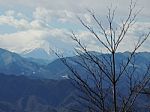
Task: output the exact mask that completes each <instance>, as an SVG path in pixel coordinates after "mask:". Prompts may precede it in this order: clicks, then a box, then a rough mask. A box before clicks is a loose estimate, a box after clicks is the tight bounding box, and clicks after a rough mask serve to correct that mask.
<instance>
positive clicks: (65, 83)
mask: <svg viewBox="0 0 150 112" xmlns="http://www.w3.org/2000/svg"><path fill="white" fill-rule="evenodd" d="M35 51H36V52H35ZM35 51H30V52H28V53H24V55H19V54H17V53H14V52H10V51H8V50H5V49H1V48H0V112H72V111H71V110H68V108H72V109H79V110H80V109H81V110H82V109H83V107H82V106H81V104H79V103H77V102H76V100H75V99H74V98H77V97H76V93H78V94H79V91H78V90H77V89H75V87H74V86H73V85H72V84H71V80H70V79H69V78H68V76H69V75H72V73H71V72H70V70H69V69H68V68H67V67H66V66H65V65H64V64H63V63H62V61H61V59H54V60H49V59H48V60H47V58H46V57H47V56H48V54H46V53H45V51H43V49H36V50H35ZM34 52H35V55H33V54H34ZM38 53H39V55H38ZM41 53H43V54H41ZM27 54H28V55H27ZM29 54H30V55H29ZM44 54H45V57H44ZM89 54H92V55H94V56H96V57H97V58H98V59H104V58H105V59H107V58H109V56H110V54H101V53H98V52H93V51H92V52H89ZM129 54H130V53H129V52H124V53H116V55H115V56H116V67H117V69H119V68H118V67H119V64H120V63H122V62H125V61H127V59H128V58H127V57H128V56H129ZM25 55H26V56H25ZM81 55H83V56H86V54H81ZM38 56H39V57H38ZM40 56H41V57H42V56H43V58H41V57H40ZM48 57H49V56H48ZM51 59H52V58H51ZM64 59H65V60H67V62H68V64H69V65H70V66H71V67H72V68H73V69H75V70H76V71H77V72H78V73H79V74H80V75H81V76H83V77H84V76H85V75H87V74H88V72H87V71H86V70H85V69H84V68H83V67H82V66H80V65H79V64H78V63H77V62H80V63H83V60H82V59H81V58H80V56H78V55H77V56H72V57H64ZM134 59H135V66H136V67H137V68H139V71H137V72H138V73H143V72H144V71H145V69H146V64H149V63H150V52H140V53H136V55H135V57H134ZM122 60H123V61H122ZM132 61H134V60H132ZM104 62H105V60H104ZM86 63H87V64H88V65H89V66H90V67H93V66H92V65H93V63H90V62H86ZM106 66H107V65H106ZM130 66H132V65H130V64H129V68H130ZM108 70H109V69H108ZM137 72H136V73H137ZM140 75H141V74H140ZM120 83H121V84H122V85H123V86H122V85H121V87H122V89H123V90H122V92H124V91H125V88H124V86H126V85H125V84H124V83H123V82H122V81H120ZM118 87H119V86H118ZM145 99H147V97H146V98H145ZM144 101H146V102H149V101H147V100H144ZM139 103H141V102H139ZM142 103H143V102H142ZM82 112H85V110H82Z"/></svg>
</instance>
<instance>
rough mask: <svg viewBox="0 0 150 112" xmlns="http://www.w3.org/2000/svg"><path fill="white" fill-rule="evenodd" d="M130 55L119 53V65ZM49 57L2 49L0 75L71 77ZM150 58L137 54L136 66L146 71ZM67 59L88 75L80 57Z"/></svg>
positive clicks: (143, 53) (40, 52)
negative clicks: (80, 63) (79, 63)
mask: <svg viewBox="0 0 150 112" xmlns="http://www.w3.org/2000/svg"><path fill="white" fill-rule="evenodd" d="M89 53H93V54H94V55H96V56H97V57H98V58H101V57H102V56H104V57H109V54H101V53H98V52H89ZM38 54H39V55H38ZM44 55H45V57H43V58H42V56H44ZM83 55H84V54H83ZM128 55H129V52H124V53H117V54H116V62H117V64H118V65H119V63H121V61H122V60H124V61H125V60H127V56H128ZM30 56H31V57H30ZM29 57H30V58H29ZM40 57H41V58H40ZM48 57H49V56H48V54H47V53H46V52H45V51H44V50H43V49H36V50H34V51H32V52H29V53H24V56H20V55H19V54H16V53H14V52H10V51H7V50H5V49H0V73H4V74H14V75H25V76H28V77H31V78H46V79H62V78H67V76H68V75H71V72H70V70H69V69H68V68H67V67H66V66H65V65H64V64H63V63H62V62H61V60H60V59H55V60H54V61H52V62H51V61H48V60H47V59H48ZM149 57H150V53H149V52H140V53H136V55H135V58H134V59H135V60H136V62H135V65H136V66H137V67H140V71H143V70H145V68H146V64H148V63H149V62H150V60H149ZM65 58H66V59H67V60H69V61H68V63H69V65H71V66H72V67H73V68H74V69H76V70H77V71H78V72H79V73H80V74H81V75H84V74H87V71H86V70H85V69H83V68H82V67H81V66H80V65H78V64H77V63H76V61H80V62H82V60H81V59H80V58H79V56H73V57H65ZM51 59H52V58H51Z"/></svg>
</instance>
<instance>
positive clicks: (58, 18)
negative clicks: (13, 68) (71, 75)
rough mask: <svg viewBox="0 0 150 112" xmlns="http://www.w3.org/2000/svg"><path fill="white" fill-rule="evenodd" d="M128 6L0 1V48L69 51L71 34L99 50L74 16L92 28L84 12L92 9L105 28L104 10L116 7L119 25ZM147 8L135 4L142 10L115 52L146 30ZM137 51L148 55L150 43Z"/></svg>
mask: <svg viewBox="0 0 150 112" xmlns="http://www.w3.org/2000/svg"><path fill="white" fill-rule="evenodd" d="M129 4H130V0H105V1H104V0H55V1H54V0H0V47H1V48H5V49H8V50H11V51H15V52H23V51H25V50H29V49H34V48H38V47H42V48H44V49H46V50H48V49H49V47H51V48H53V49H60V50H62V51H72V50H73V47H76V45H75V43H74V42H73V41H72V40H71V39H70V38H69V36H68V34H69V33H70V30H73V31H75V32H76V34H77V35H78V38H80V40H81V41H82V42H83V43H85V44H86V45H88V48H89V50H99V49H101V50H103V47H102V46H101V45H99V44H98V43H97V41H96V40H95V39H93V38H92V36H91V34H90V33H89V32H88V31H87V30H86V29H85V28H84V27H82V25H81V24H80V22H79V21H78V19H77V16H80V17H81V18H82V19H83V20H84V21H85V22H87V23H88V24H92V18H91V17H90V14H89V13H88V11H87V10H86V9H92V10H94V12H95V14H96V15H97V16H98V17H99V19H100V20H102V22H103V23H104V24H105V23H106V21H105V18H106V15H107V7H110V6H112V7H117V9H116V23H117V24H120V23H119V20H120V18H124V17H126V16H125V15H127V14H128V7H129ZM149 4H150V0H138V1H137V5H136V9H141V8H142V11H141V13H140V14H139V15H138V17H137V18H138V19H137V22H136V24H135V25H134V27H132V28H131V29H130V31H129V33H128V34H127V37H128V38H126V39H125V40H124V42H123V43H122V44H121V47H120V49H119V51H126V50H130V49H131V48H133V45H135V43H136V40H137V36H138V35H137V34H140V33H139V32H145V31H149V30H150V11H149V10H150V7H149ZM127 45H128V46H127ZM99 47H100V48H99ZM140 51H150V39H148V40H147V41H146V43H145V44H144V45H143V47H142V48H141V49H140Z"/></svg>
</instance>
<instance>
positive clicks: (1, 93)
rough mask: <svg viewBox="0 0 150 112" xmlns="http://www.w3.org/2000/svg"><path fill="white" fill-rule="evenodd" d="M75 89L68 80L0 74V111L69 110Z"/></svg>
mask: <svg viewBox="0 0 150 112" xmlns="http://www.w3.org/2000/svg"><path fill="white" fill-rule="evenodd" d="M75 91H76V90H75V88H74V87H73V86H72V84H71V82H70V80H40V79H29V78H27V77H25V76H14V75H9V76H8V75H4V74H0V112H71V111H68V109H67V108H69V107H73V106H75V105H77V102H75V101H74V100H73V98H74V97H75ZM78 105H79V104H78ZM78 108H79V107H78Z"/></svg>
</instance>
